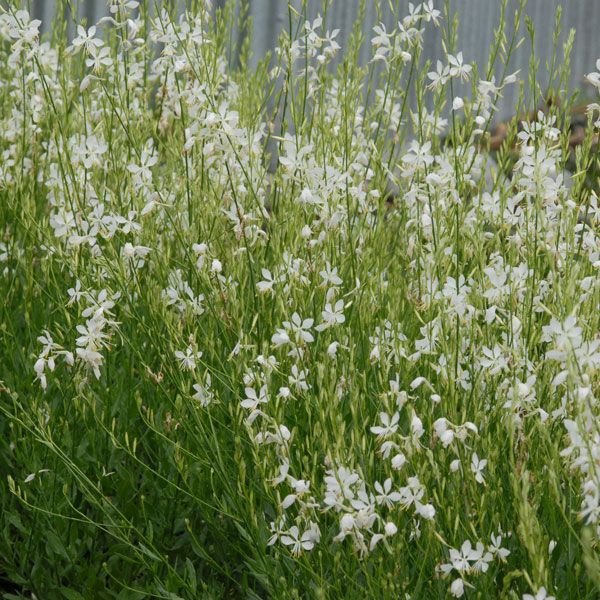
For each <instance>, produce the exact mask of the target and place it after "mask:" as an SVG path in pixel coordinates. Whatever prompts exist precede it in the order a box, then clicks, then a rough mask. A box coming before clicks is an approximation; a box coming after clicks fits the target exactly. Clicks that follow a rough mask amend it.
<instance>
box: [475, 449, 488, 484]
mask: <svg viewBox="0 0 600 600" xmlns="http://www.w3.org/2000/svg"><path fill="white" fill-rule="evenodd" d="M486 465H487V460H480V459H479V457H478V456H477V453H476V452H473V455H472V456H471V471H473V474H474V475H475V481H477V483H485V480H484V478H483V470H484V469H485V466H486Z"/></svg>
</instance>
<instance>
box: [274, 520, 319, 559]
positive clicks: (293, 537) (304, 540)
mask: <svg viewBox="0 0 600 600" xmlns="http://www.w3.org/2000/svg"><path fill="white" fill-rule="evenodd" d="M281 543H282V544H283V545H284V546H291V547H292V554H293V555H294V556H299V555H300V554H301V553H302V551H303V550H312V549H313V548H314V547H315V539H314V532H312V531H311V530H307V531H305V532H304V533H303V534H302V535H300V532H299V530H298V527H296V525H293V526H292V527H290V529H289V531H287V533H284V534H283V535H282V536H281Z"/></svg>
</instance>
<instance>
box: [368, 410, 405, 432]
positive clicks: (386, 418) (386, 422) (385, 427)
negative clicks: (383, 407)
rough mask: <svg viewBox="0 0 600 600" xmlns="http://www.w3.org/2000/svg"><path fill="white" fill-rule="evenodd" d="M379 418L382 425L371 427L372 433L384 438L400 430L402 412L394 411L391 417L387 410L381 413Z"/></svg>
mask: <svg viewBox="0 0 600 600" xmlns="http://www.w3.org/2000/svg"><path fill="white" fill-rule="evenodd" d="M379 420H380V421H381V427H380V426H374V427H371V433H374V434H375V435H376V436H378V437H380V438H384V437H386V436H388V435H391V434H393V433H396V431H397V430H398V421H399V420H400V413H397V412H396V413H394V414H393V415H392V416H391V417H390V415H388V414H387V413H385V412H381V413H379Z"/></svg>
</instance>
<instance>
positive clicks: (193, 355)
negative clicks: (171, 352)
mask: <svg viewBox="0 0 600 600" xmlns="http://www.w3.org/2000/svg"><path fill="white" fill-rule="evenodd" d="M175 358H176V359H177V360H178V361H179V363H180V366H181V368H182V369H187V370H188V371H193V370H194V369H195V368H196V360H199V359H200V358H202V352H196V351H195V350H194V349H193V348H192V347H191V346H188V347H187V348H186V350H185V352H182V351H181V350H176V351H175Z"/></svg>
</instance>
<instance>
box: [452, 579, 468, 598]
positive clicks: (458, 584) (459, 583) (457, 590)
mask: <svg viewBox="0 0 600 600" xmlns="http://www.w3.org/2000/svg"><path fill="white" fill-rule="evenodd" d="M450 593H451V594H452V595H453V596H454V597H455V598H462V596H463V595H464V593H465V583H464V581H463V580H462V579H460V578H459V579H455V580H454V581H453V582H452V584H451V585H450Z"/></svg>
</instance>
